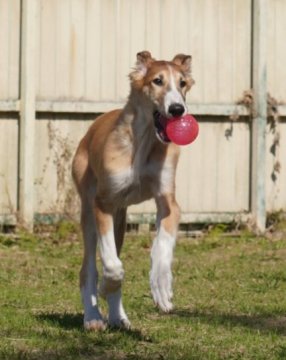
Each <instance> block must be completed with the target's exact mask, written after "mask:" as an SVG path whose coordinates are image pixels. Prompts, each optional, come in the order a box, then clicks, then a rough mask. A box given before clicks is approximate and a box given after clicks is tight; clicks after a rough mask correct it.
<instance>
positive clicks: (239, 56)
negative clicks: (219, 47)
mask: <svg viewBox="0 0 286 360" xmlns="http://www.w3.org/2000/svg"><path fill="white" fill-rule="evenodd" d="M233 11H234V21H233V28H234V30H233V32H234V34H233V56H232V61H233V73H232V89H233V90H232V91H233V98H232V100H231V101H232V102H233V101H236V100H238V99H239V98H241V96H242V94H243V92H244V91H245V90H247V89H250V88H251V0H244V1H240V0H236V1H234V2H233Z"/></svg>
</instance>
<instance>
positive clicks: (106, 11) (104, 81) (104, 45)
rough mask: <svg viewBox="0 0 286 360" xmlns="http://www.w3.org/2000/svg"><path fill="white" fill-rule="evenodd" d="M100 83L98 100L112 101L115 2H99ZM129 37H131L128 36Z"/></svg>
mask: <svg viewBox="0 0 286 360" xmlns="http://www.w3.org/2000/svg"><path fill="white" fill-rule="evenodd" d="M101 16H102V19H103V21H102V22H101V34H102V42H101V48H100V49H99V51H100V53H101V82H100V90H101V94H100V100H105V101H112V100H114V99H115V96H116V63H117V58H116V55H117V54H116V2H115V1H114V0H104V1H102V2H101ZM130 36H131V35H130Z"/></svg>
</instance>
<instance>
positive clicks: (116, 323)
mask: <svg viewBox="0 0 286 360" xmlns="http://www.w3.org/2000/svg"><path fill="white" fill-rule="evenodd" d="M108 325H109V326H111V327H115V328H119V329H125V330H129V329H130V328H131V323H130V321H129V320H128V318H117V319H115V318H114V319H108Z"/></svg>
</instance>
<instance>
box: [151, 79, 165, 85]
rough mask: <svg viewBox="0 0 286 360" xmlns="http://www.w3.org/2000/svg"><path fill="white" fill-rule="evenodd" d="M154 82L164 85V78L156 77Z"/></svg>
mask: <svg viewBox="0 0 286 360" xmlns="http://www.w3.org/2000/svg"><path fill="white" fill-rule="evenodd" d="M153 83H154V84H155V85H158V86H162V85H163V80H162V79H161V78H155V79H154V80H153Z"/></svg>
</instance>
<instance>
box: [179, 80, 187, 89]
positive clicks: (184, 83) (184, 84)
mask: <svg viewBox="0 0 286 360" xmlns="http://www.w3.org/2000/svg"><path fill="white" fill-rule="evenodd" d="M186 85H187V83H186V81H185V80H183V79H182V80H180V87H181V88H184V87H185V86H186Z"/></svg>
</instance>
